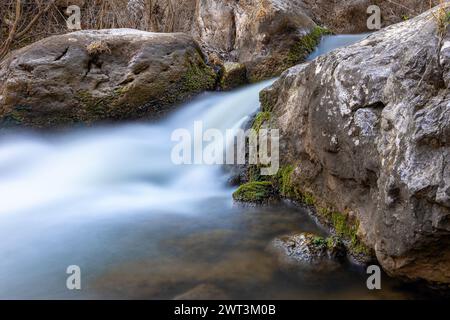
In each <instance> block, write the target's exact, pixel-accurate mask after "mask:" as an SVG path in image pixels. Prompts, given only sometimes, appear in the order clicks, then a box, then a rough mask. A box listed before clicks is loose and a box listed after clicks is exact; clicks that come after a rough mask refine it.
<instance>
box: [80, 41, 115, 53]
mask: <svg viewBox="0 0 450 320" xmlns="http://www.w3.org/2000/svg"><path fill="white" fill-rule="evenodd" d="M86 50H87V52H88V53H89V55H91V56H98V55H100V54H102V53H111V49H110V48H109V46H108V43H106V42H105V41H94V42H92V43H91V44H89V45H88V46H87V47H86Z"/></svg>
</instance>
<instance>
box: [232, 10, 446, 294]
mask: <svg viewBox="0 0 450 320" xmlns="http://www.w3.org/2000/svg"><path fill="white" fill-rule="evenodd" d="M437 15H438V12H437V11H436V10H434V11H430V12H427V13H425V14H423V15H421V16H419V17H417V18H415V19H412V20H409V21H407V22H403V23H400V24H397V25H394V26H391V27H388V28H386V29H384V30H381V31H379V32H376V33H374V34H372V35H370V36H369V37H368V38H367V39H365V40H364V41H362V42H360V43H358V44H355V45H352V46H349V47H346V48H342V49H338V50H336V51H333V52H331V53H329V54H327V55H324V56H321V57H319V58H317V59H316V60H314V61H312V62H309V63H305V64H302V65H298V66H296V67H293V68H291V69H290V70H288V71H286V72H285V73H284V74H283V75H282V76H281V77H280V79H279V80H278V81H276V82H275V84H274V85H273V86H272V87H270V88H268V89H266V90H265V91H263V92H262V93H261V102H262V108H263V110H262V111H263V112H265V113H266V114H267V115H268V116H267V117H265V119H266V121H265V125H266V126H270V127H272V128H278V129H280V130H281V139H280V141H281V146H280V149H281V150H282V152H281V158H282V163H283V169H282V170H281V171H280V174H279V175H278V176H277V177H276V178H274V179H272V180H271V183H270V184H268V186H269V188H274V187H275V188H276V189H278V191H279V194H280V195H281V196H283V197H286V198H289V199H293V200H297V201H301V202H303V203H307V204H309V205H311V206H314V207H315V208H316V214H317V216H318V218H319V220H321V221H322V222H323V223H324V224H326V225H328V226H329V227H330V228H331V229H332V230H333V231H334V233H335V234H337V235H339V236H341V237H342V238H344V239H346V241H347V246H348V247H349V248H350V249H351V250H352V251H353V252H354V253H356V255H358V254H360V253H363V254H365V255H366V254H367V253H370V252H372V250H373V252H374V253H375V255H376V257H377V259H378V261H379V262H380V264H381V265H382V266H383V268H384V269H385V270H386V271H387V272H388V273H389V274H390V275H393V276H397V277H402V278H404V279H409V280H426V281H428V282H429V283H433V284H438V285H443V286H448V284H449V283H450V223H449V217H450V202H449V201H450V175H449V172H450V170H449V168H450V144H449V137H450V118H449V117H450V102H449V98H448V94H449V81H450V80H449V65H450V62H449V61H450V60H448V59H449V57H450V51H449V47H450V46H449V45H448V44H449V43H450V35H449V32H448V30H447V27H446V25H447V22H445V27H443V25H441V24H440V21H439V20H436V17H437ZM446 19H447V18H445V19H443V20H442V21H447V20H446ZM249 177H250V179H251V180H252V179H254V177H253V178H252V175H251V174H250V175H249ZM256 180H257V179H256ZM255 183H259V184H261V182H250V183H249V184H248V185H247V187H246V188H247V189H248V188H252V187H253V186H254V184H255ZM238 196H239V194H238V193H237V194H235V197H238Z"/></svg>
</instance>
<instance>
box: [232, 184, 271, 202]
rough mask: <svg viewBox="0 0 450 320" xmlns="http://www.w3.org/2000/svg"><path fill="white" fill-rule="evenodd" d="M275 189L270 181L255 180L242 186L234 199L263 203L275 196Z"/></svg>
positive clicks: (234, 195)
mask: <svg viewBox="0 0 450 320" xmlns="http://www.w3.org/2000/svg"><path fill="white" fill-rule="evenodd" d="M274 195H275V190H274V187H273V184H272V182H270V181H253V182H249V183H246V184H243V185H242V186H240V187H239V188H238V189H237V190H236V191H235V192H234V193H233V199H234V200H236V201H240V202H250V203H261V202H265V201H269V200H271V199H273V198H274Z"/></svg>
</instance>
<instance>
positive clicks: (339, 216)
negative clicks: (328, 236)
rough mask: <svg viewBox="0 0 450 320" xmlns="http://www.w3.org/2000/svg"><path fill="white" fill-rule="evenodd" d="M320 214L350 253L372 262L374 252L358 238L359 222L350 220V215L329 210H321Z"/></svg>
mask: <svg viewBox="0 0 450 320" xmlns="http://www.w3.org/2000/svg"><path fill="white" fill-rule="evenodd" d="M318 213H319V215H320V217H321V218H323V219H325V221H327V222H328V223H329V224H330V226H331V227H332V229H333V231H334V233H335V234H336V236H338V237H339V238H341V239H343V240H344V241H345V242H346V244H347V247H348V249H349V251H350V253H351V254H352V255H353V256H354V257H355V258H357V259H359V260H370V258H371V257H372V256H373V251H372V250H371V249H370V248H368V247H367V246H366V245H365V244H364V243H363V242H362V241H361V240H360V239H359V237H358V229H359V221H357V220H356V219H349V217H348V215H346V214H344V213H342V212H339V211H335V210H331V209H329V208H319V209H318Z"/></svg>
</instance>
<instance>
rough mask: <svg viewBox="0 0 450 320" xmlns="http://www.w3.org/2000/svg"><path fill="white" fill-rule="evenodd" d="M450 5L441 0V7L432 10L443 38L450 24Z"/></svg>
mask: <svg viewBox="0 0 450 320" xmlns="http://www.w3.org/2000/svg"><path fill="white" fill-rule="evenodd" d="M430 6H432V3H431V1H430ZM449 7H450V4H449V3H448V2H447V1H445V0H440V1H439V7H438V9H437V10H435V11H434V12H432V15H433V20H434V21H435V23H436V27H437V32H438V36H439V37H440V38H441V39H442V38H443V37H444V36H445V34H446V32H447V28H448V24H449V14H448V8H449Z"/></svg>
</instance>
